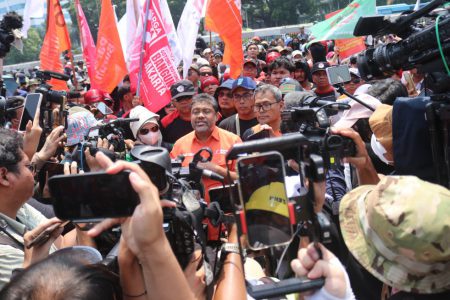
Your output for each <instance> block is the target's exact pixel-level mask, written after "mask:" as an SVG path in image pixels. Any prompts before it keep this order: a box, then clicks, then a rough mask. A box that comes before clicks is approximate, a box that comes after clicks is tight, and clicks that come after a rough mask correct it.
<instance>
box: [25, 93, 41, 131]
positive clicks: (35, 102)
mask: <svg viewBox="0 0 450 300" xmlns="http://www.w3.org/2000/svg"><path fill="white" fill-rule="evenodd" d="M41 101H42V94H39V93H32V94H28V95H27V97H26V98H25V103H24V107H23V113H22V117H21V119H20V125H19V131H25V130H26V127H27V124H28V121H33V120H34V116H35V115H36V112H37V110H38V109H39V108H40V107H41Z"/></svg>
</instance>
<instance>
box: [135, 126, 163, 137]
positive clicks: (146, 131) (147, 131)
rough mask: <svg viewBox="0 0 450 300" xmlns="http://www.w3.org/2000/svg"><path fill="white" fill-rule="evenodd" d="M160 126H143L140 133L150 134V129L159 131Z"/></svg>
mask: <svg viewBox="0 0 450 300" xmlns="http://www.w3.org/2000/svg"><path fill="white" fill-rule="evenodd" d="M158 130H159V127H158V126H153V127H152V128H142V129H141V130H139V134H140V135H146V134H148V133H149V132H150V131H151V132H158Z"/></svg>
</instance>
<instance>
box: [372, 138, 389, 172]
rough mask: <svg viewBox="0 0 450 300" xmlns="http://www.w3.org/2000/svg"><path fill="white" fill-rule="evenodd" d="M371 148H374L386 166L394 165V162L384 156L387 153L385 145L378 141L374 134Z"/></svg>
mask: <svg viewBox="0 0 450 300" xmlns="http://www.w3.org/2000/svg"><path fill="white" fill-rule="evenodd" d="M370 146H371V147H372V150H373V152H374V153H375V155H376V156H377V157H378V158H379V159H380V160H381V161H382V162H384V163H385V164H387V165H393V164H394V162H393V161H388V160H387V159H386V157H385V156H384V154H386V153H387V151H386V149H384V147H383V145H382V144H381V143H380V142H379V141H378V140H377V138H376V136H375V134H372V138H371V139H370Z"/></svg>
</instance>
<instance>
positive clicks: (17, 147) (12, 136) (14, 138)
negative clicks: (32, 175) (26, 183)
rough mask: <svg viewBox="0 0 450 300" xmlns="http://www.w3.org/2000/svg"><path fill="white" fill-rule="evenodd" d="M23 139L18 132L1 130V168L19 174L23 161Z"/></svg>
mask: <svg viewBox="0 0 450 300" xmlns="http://www.w3.org/2000/svg"><path fill="white" fill-rule="evenodd" d="M22 149H23V138H22V136H21V135H20V134H18V133H17V132H16V131H13V130H10V129H5V128H0V167H4V168H6V169H7V170H8V171H10V172H13V173H18V172H19V166H18V164H19V163H20V161H22V159H23V154H22Z"/></svg>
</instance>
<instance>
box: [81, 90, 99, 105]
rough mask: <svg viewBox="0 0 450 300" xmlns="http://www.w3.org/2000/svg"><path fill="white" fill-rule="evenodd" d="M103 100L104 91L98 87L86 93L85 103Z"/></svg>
mask: <svg viewBox="0 0 450 300" xmlns="http://www.w3.org/2000/svg"><path fill="white" fill-rule="evenodd" d="M102 100H103V92H101V91H100V90H97V89H91V90H89V91H87V92H86V94H84V103H86V104H92V103H95V102H100V101H102Z"/></svg>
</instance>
